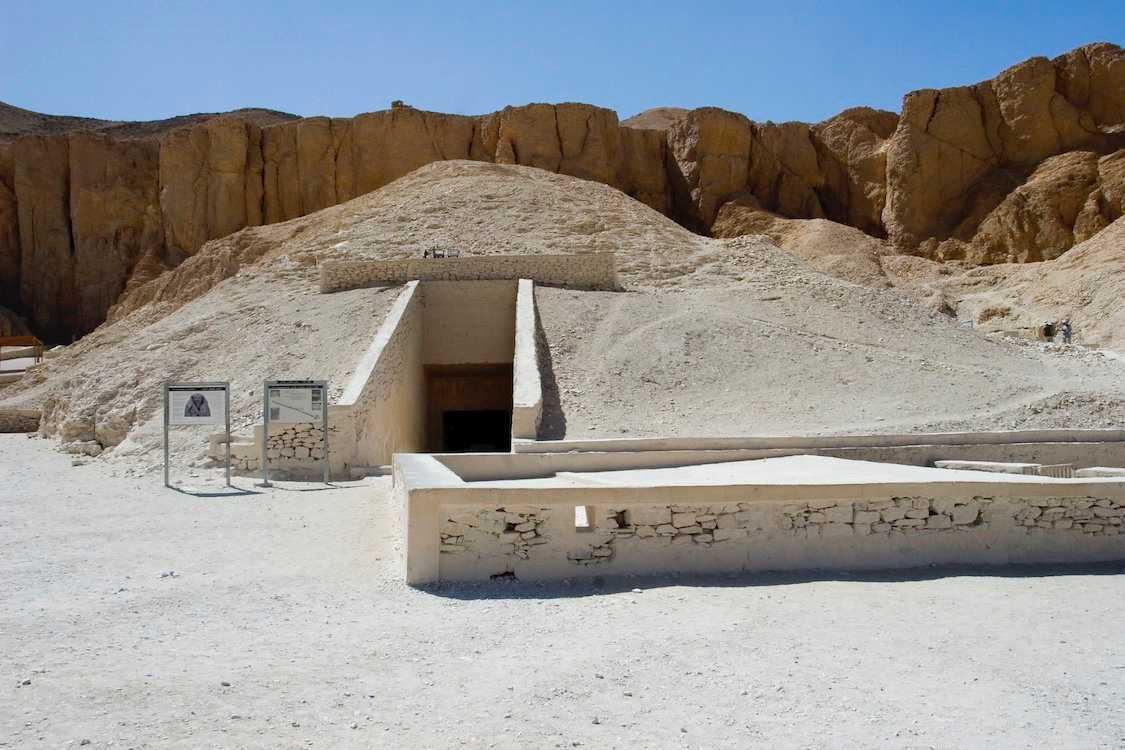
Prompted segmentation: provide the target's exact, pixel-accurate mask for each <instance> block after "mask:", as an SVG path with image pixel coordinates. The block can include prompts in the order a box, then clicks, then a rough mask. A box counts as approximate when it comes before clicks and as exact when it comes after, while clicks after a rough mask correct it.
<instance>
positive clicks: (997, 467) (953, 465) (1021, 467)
mask: <svg viewBox="0 0 1125 750" xmlns="http://www.w3.org/2000/svg"><path fill="white" fill-rule="evenodd" d="M934 466H935V467H937V468H939V469H962V470H964V471H988V472H994V473H997V474H1038V473H1039V467H1040V466H1041V464H1026V463H1015V462H1011V461H1007V462H1005V461H961V460H950V461H934Z"/></svg>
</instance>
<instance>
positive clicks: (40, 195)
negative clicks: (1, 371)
mask: <svg viewBox="0 0 1125 750" xmlns="http://www.w3.org/2000/svg"><path fill="white" fill-rule="evenodd" d="M69 152H70V148H69V142H68V139H67V136H65V135H61V136H29V137H26V138H21V139H20V140H19V142H18V143H17V148H16V151H15V160H14V163H15V169H14V172H15V179H14V182H15V194H16V204H17V209H18V214H19V223H20V300H21V302H22V305H21V308H22V311H24V312H26V313H27V315H28V318H29V320H30V322H31V324H32V325H33V326H35V328H36V330H37V331H38V332H40V333H41V334H43V335H45V336H55V337H62V336H65V335H66V334H67V333H68V332H69V331H77V330H79V329H80V328H81V323H80V320H79V318H78V314H77V313H78V306H77V304H76V302H77V300H76V294H75V287H74V266H73V264H72V262H71V260H72V258H73V255H74V248H73V245H72V235H71V227H70V212H69V171H70V156H69Z"/></svg>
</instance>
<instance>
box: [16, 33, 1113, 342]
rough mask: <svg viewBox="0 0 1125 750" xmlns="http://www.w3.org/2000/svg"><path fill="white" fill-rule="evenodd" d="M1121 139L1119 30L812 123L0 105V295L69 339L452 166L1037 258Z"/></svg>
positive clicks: (957, 249) (1104, 194) (715, 213)
mask: <svg viewBox="0 0 1125 750" xmlns="http://www.w3.org/2000/svg"><path fill="white" fill-rule="evenodd" d="M1123 148H1125V52H1123V51H1122V50H1121V48H1119V47H1117V46H1115V45H1112V44H1092V45H1087V46H1085V47H1081V48H1078V49H1076V50H1074V51H1072V52H1069V53H1067V54H1065V55H1062V56H1060V57H1058V58H1056V59H1054V60H1047V59H1046V58H1033V59H1031V60H1028V61H1026V62H1024V63H1020V64H1019V65H1016V66H1014V67H1012V68H1010V69H1008V70H1006V71H1003V72H1002V73H1000V74H999V75H998V76H996V78H994V79H992V80H989V81H985V82H982V83H979V84H976V85H974V86H965V87H958V88H951V89H942V90H923V91H917V92H913V93H911V94H908V95H907V96H906V97H905V99H904V101H903V110H902V116H901V117H900V116H899V115H896V114H894V113H891V112H883V111H879V110H873V109H869V108H854V109H849V110H846V111H844V112H841V113H840V114H839V115H837V116H835V117H833V118H831V119H829V120H826V121H825V122H822V123H818V124H815V125H808V124H804V123H781V124H775V123H772V122H766V123H755V122H752V121H751V120H749V119H747V118H746V117H744V116H742V115H740V114H736V113H733V112H727V111H724V110H720V109H715V108H702V109H696V110H691V111H687V110H679V109H676V108H671V107H662V108H658V109H656V110H650V111H648V112H643V113H641V114H639V115H636V116H634V117H632V118H629V119H628V120H627V121H625V122H619V121H618V118H617V115H616V114H615V113H614V112H612V111H610V110H606V109H602V108H599V107H593V106H589V105H584V104H557V105H552V104H529V105H527V106H522V107H507V108H505V109H503V110H501V111H499V112H495V113H492V114H489V115H483V116H479V117H467V116H460V115H444V114H438V113H433V112H423V111H419V110H416V109H413V108H411V107H408V106H402V105H397V106H394V107H392V109H390V110H387V111H382V112H372V113H368V114H362V115H357V116H356V117H353V118H326V117H312V118H305V119H297V120H294V119H291V118H290V117H289V116H287V115H282V114H281V113H272V112H268V111H265V110H245V111H240V112H236V113H230V114H227V115H224V116H219V117H212V116H189V117H186V118H176V119H174V120H168V121H161V122H159V123H104V122H101V121H96V120H85V119H82V118H57V117H50V116H45V115H38V114H36V113H32V112H27V111H25V110H18V109H16V108H13V107H8V106H6V105H4V106H0V294H2V296H0V301H2V302H4V303H5V304H7V305H8V306H9V307H11V308H13V309H15V310H16V311H17V312H21V313H23V314H25V315H26V316H27V317H28V318H29V319H30V320H31V322H32V324H33V325H34V326H35V327H36V328H37V330H39V331H40V332H41V333H43V334H44V335H47V336H49V337H53V338H69V337H70V336H75V335H81V334H83V333H86V332H88V331H89V330H91V329H92V328H94V327H95V326H96V325H97V324H98V323H100V322H101V321H102V320H103V319H104V317H105V314H106V311H107V310H108V309H109V307H110V306H111V305H112V304H113V303H114V302H115V301H116V299H117V298H118V296H119V295H120V294H121V293H122V292H123V291H125V290H127V289H129V288H132V287H135V286H137V285H140V284H143V283H144V282H145V281H147V280H149V279H151V278H153V277H155V276H156V275H158V274H159V273H160V272H162V271H163V270H166V269H168V268H173V267H175V266H176V265H178V264H179V263H181V262H182V261H183V260H184V259H185V258H187V257H189V256H191V255H193V254H195V253H196V252H198V251H199V249H200V247H202V245H203V244H204V243H205V242H207V241H208V240H211V239H215V238H218V237H223V236H226V235H228V234H230V233H232V232H234V231H237V230H238V229H241V228H243V227H246V226H255V225H259V224H263V223H265V224H269V223H275V222H281V221H286V220H289V219H293V218H296V217H299V216H303V215H307V214H309V213H312V212H314V211H318V210H320V209H323V208H326V207H329V206H332V205H336V204H339V203H343V202H346V201H348V200H351V199H352V198H355V197H357V196H359V195H362V194H364V193H367V192H370V191H372V190H376V189H378V188H380V187H382V186H384V185H387V184H389V183H390V182H392V181H393V180H395V179H397V178H399V177H402V176H404V175H406V174H407V173H409V172H411V171H413V170H415V169H417V168H418V167H420V166H423V165H425V164H428V163H430V162H433V161H443V160H463V159H469V160H475V161H483V162H492V163H496V164H517V165H523V166H532V167H538V168H540V169H545V170H548V171H552V172H557V173H560V174H565V175H571V176H575V177H581V178H584V179H588V180H594V181H597V182H601V183H603V184H606V185H609V186H611V187H614V188H617V189H618V190H620V191H622V192H624V193H625V194H627V195H629V196H632V197H634V198H636V199H638V200H640V201H641V202H643V203H645V204H647V205H648V206H650V207H652V208H654V209H656V210H657V211H659V212H661V213H664V214H665V215H667V216H671V217H673V218H675V219H676V220H677V221H678V222H680V223H681V224H683V225H684V226H686V227H689V228H691V229H693V230H695V231H697V232H700V233H704V234H707V233H712V232H714V233H715V234H716V235H717V236H731V235H732V234H733V233H737V232H739V231H741V229H742V227H741V223H742V222H739V221H731V220H729V217H728V220H723V221H721V219H723V218H724V209H725V208H726V207H727V206H729V204H732V203H733V204H734V207H735V208H740V207H741V208H744V207H746V206H749V205H752V206H754V207H755V208H756V209H758V210H761V211H765V212H768V213H770V214H772V215H774V216H775V217H780V218H786V219H827V220H831V221H834V222H837V223H839V224H844V225H846V226H849V227H853V228H855V229H858V230H860V231H861V232H864V233H865V234H868V235H870V236H872V237H874V238H876V239H883V238H888V239H889V240H890V241H891V242H892V244H893V245H894V246H895V247H896V248H897V250H896V252H898V253H902V252H908V253H911V254H916V255H922V256H926V257H930V258H934V259H938V260H950V259H957V260H964V261H966V262H970V263H974V264H990V263H998V262H1008V261H1019V262H1023V261H1033V260H1040V259H1047V258H1052V257H1056V256H1058V255H1059V254H1060V253H1062V252H1063V251H1065V250H1066V249H1067V248H1068V247H1070V246H1071V245H1073V244H1075V243H1076V242H1081V241H1082V240H1084V239H1087V238H1088V237H1090V236H1092V235H1093V234H1094V233H1095V232H1096V231H1097V230H1098V229H1100V228H1103V227H1105V226H1107V225H1108V224H1109V223H1111V222H1112V221H1113V220H1114V219H1116V218H1117V217H1118V216H1120V215H1121V213H1122V199H1121V194H1122V190H1123V187H1122V185H1123V182H1122V180H1123V176H1122V172H1123V168H1122V166H1121V165H1122V162H1123V157H1122V154H1125V151H1123V150H1122V149H1123ZM725 213H727V214H730V213H731V210H727V211H726V212H725ZM864 244H866V243H864ZM859 252H860V254H861V255H867V254H868V249H867V248H866V247H864V248H861V249H860V251H859ZM858 262H859V263H860V265H870V263H869V262H868V261H867V260H863V259H861V260H860V261H858ZM847 265H848V264H843V267H846V266H847Z"/></svg>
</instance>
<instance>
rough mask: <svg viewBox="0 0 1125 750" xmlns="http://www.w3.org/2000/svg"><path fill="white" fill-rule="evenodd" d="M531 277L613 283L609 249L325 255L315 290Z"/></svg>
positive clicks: (605, 286) (573, 283)
mask: <svg viewBox="0 0 1125 750" xmlns="http://www.w3.org/2000/svg"><path fill="white" fill-rule="evenodd" d="M500 279H531V280H532V281H535V282H536V283H539V284H547V285H551V286H565V287H572V288H576V289H600V290H612V289H616V288H617V271H616V266H615V263H614V255H613V253H583V254H581V255H474V256H468V257H461V258H409V259H403V260H326V261H324V262H322V263H321V264H320V291H321V292H322V293H329V292H339V291H344V290H346V289H359V288H362V287H369V286H381V285H392V284H403V283H406V282H407V281H412V280H420V281H488V280H500Z"/></svg>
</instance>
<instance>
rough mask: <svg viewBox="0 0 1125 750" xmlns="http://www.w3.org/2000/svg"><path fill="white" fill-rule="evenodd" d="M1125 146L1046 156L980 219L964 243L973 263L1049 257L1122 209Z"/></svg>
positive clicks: (1101, 226) (1102, 225)
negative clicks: (1105, 152) (1107, 152)
mask: <svg viewBox="0 0 1125 750" xmlns="http://www.w3.org/2000/svg"><path fill="white" fill-rule="evenodd" d="M1123 195H1125V149H1123V150H1121V151H1118V152H1116V153H1114V154H1110V155H1108V156H1104V157H1101V158H1099V157H1098V155H1097V154H1096V153H1093V152H1090V151H1072V152H1069V153H1066V154H1061V155H1059V156H1053V157H1050V158H1048V159H1045V160H1044V161H1043V162H1042V163H1041V164H1039V166H1038V167H1037V168H1036V169H1035V171H1034V172H1032V174H1031V176H1030V177H1028V179H1027V181H1026V182H1024V183H1023V184H1022V185H1020V186H1019V187H1017V188H1016V189H1015V190H1013V191H1012V192H1011V193H1009V194H1008V195H1007V196H1006V197H1005V198H1004V200H1003V201H1002V202H1001V203H1000V205H999V206H997V207H996V208H995V209H993V210H992V211H991V212H990V213H989V214H988V216H987V217H986V218H985V219H984V221H983V222H982V223H981V225H980V227H979V228H978V229H977V231H976V233H975V234H974V236H973V238H972V240H971V242H970V243H969V244H968V245H967V246H966V250H965V259H966V260H968V261H969V262H971V263H973V264H986V263H1013V262H1015V263H1026V262H1035V261H1041V260H1051V259H1052V258H1056V257H1058V256H1060V255H1062V254H1063V253H1064V252H1066V251H1067V250H1068V249H1069V248H1070V247H1071V246H1073V245H1074V244H1076V243H1078V242H1082V241H1083V240H1086V239H1088V238H1089V237H1092V236H1093V235H1094V234H1096V233H1097V232H1099V231H1101V230H1102V229H1104V228H1105V227H1107V226H1108V225H1109V224H1110V223H1111V222H1112V221H1113V220H1114V219H1116V218H1117V217H1119V216H1121V214H1122V196H1123Z"/></svg>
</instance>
